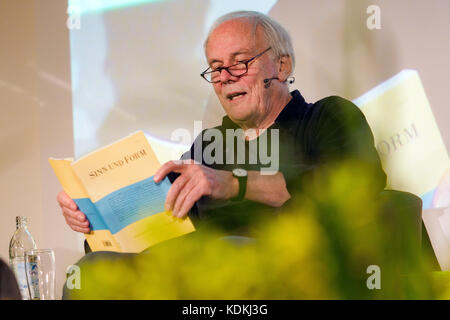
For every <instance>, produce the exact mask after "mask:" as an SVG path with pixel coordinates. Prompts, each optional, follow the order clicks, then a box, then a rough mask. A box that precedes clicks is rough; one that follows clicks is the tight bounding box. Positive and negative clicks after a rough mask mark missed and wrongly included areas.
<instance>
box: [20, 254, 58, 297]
mask: <svg viewBox="0 0 450 320" xmlns="http://www.w3.org/2000/svg"><path fill="white" fill-rule="evenodd" d="M25 273H26V276H27V283H28V291H29V293H30V299H31V300H55V281H56V278H55V275H56V269H55V252H54V251H53V250H51V249H33V250H29V251H27V252H25Z"/></svg>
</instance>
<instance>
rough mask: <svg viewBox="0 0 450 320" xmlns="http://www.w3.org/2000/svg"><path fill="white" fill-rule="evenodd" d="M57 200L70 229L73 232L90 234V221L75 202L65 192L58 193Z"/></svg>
mask: <svg viewBox="0 0 450 320" xmlns="http://www.w3.org/2000/svg"><path fill="white" fill-rule="evenodd" d="M56 200H57V201H58V203H59V206H60V207H61V209H62V212H63V215H64V218H65V219H66V223H67V224H68V225H69V227H70V228H71V229H72V230H73V231H77V232H83V233H89V231H90V230H89V221H88V220H87V219H86V215H85V214H84V213H83V212H81V211H80V210H78V207H77V204H76V203H75V201H73V200H72V199H71V198H70V197H69V196H68V195H67V193H65V192H64V191H61V192H60V193H58V196H57V197H56Z"/></svg>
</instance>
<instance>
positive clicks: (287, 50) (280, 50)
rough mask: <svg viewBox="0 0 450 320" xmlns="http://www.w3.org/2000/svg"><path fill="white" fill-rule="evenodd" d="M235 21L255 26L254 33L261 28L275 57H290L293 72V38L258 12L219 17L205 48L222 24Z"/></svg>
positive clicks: (231, 13) (235, 13) (228, 14)
mask: <svg viewBox="0 0 450 320" xmlns="http://www.w3.org/2000/svg"><path fill="white" fill-rule="evenodd" d="M235 19H245V20H247V21H248V22H249V23H251V24H253V32H254V34H255V33H256V28H257V27H258V26H260V27H261V29H262V32H263V35H264V38H265V40H266V42H267V44H268V45H269V46H270V47H272V50H273V51H272V52H273V55H272V56H273V57H274V58H275V59H279V58H281V57H283V56H289V57H290V58H291V60H292V71H291V73H292V72H293V70H294V67H295V55H294V48H293V47H292V41H291V36H290V35H289V33H288V32H287V31H286V29H284V28H283V27H282V26H281V25H280V24H279V23H278V22H276V21H275V20H273V19H272V18H270V17H269V16H267V15H265V14H263V13H261V12H257V11H235V12H230V13H227V14H225V15H223V16H221V17H219V18H218V19H217V20H216V21H215V22H214V23H213V25H212V27H211V29H210V31H209V33H208V37H207V38H206V40H205V43H204V47H205V48H206V45H207V43H208V40H209V37H210V35H211V33H212V32H213V31H214V30H215V29H216V28H217V27H218V26H219V25H221V24H222V23H224V22H226V21H230V20H235Z"/></svg>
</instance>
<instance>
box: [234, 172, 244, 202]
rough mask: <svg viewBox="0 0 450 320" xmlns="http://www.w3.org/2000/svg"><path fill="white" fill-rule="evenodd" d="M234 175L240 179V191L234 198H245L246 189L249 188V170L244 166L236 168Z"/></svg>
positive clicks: (238, 199)
mask: <svg viewBox="0 0 450 320" xmlns="http://www.w3.org/2000/svg"><path fill="white" fill-rule="evenodd" d="M232 173H233V177H235V178H237V179H238V182H239V192H238V195H237V196H236V197H234V198H233V199H232V200H237V201H240V200H243V199H244V196H245V191H246V190H247V177H248V174H247V170H245V169H242V168H236V169H233V171H232Z"/></svg>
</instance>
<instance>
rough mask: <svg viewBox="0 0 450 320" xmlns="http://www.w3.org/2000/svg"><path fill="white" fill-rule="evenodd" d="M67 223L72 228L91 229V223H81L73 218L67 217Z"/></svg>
mask: <svg viewBox="0 0 450 320" xmlns="http://www.w3.org/2000/svg"><path fill="white" fill-rule="evenodd" d="M66 221H67V223H68V224H69V225H71V226H76V227H80V228H89V221H87V220H86V221H84V222H80V221H78V220H76V219H73V218H71V217H66Z"/></svg>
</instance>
